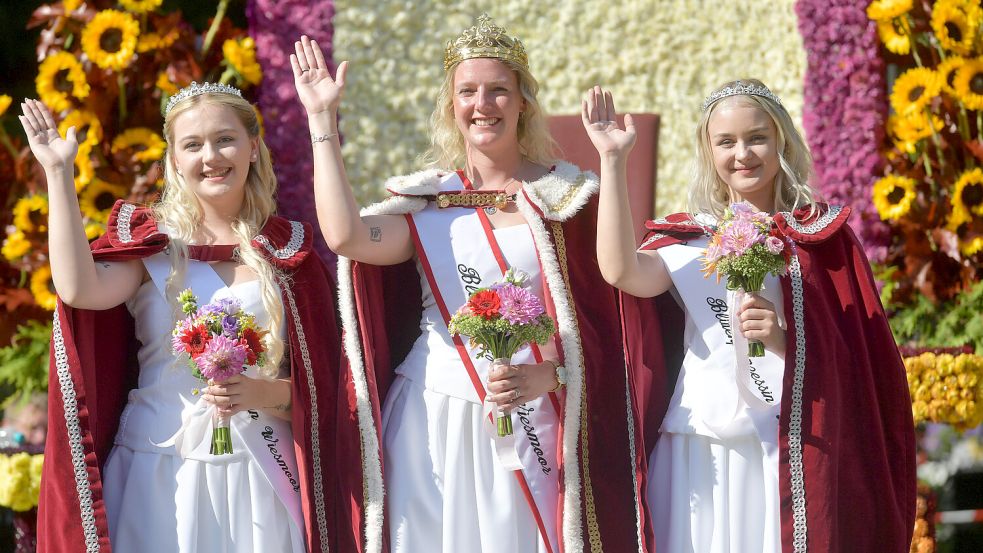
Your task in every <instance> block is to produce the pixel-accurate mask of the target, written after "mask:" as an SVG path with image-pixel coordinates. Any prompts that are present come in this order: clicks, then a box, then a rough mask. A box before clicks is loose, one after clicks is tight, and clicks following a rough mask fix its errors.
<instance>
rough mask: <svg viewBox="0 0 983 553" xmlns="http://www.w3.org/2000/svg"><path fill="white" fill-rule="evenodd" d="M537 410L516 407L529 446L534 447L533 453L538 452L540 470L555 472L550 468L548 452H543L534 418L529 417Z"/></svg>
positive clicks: (544, 472) (547, 472)
mask: <svg viewBox="0 0 983 553" xmlns="http://www.w3.org/2000/svg"><path fill="white" fill-rule="evenodd" d="M535 410H536V408H535V407H527V406H525V405H521V406H519V408H518V409H516V414H517V415H519V422H520V423H522V430H523V431H524V432H525V433H526V437H527V438H529V446H530V447H531V448H532V450H533V453H535V454H536V459H537V461H538V462H539V467H540V470H542V471H543V474H549V473H550V472H553V469H552V468H550V464H549V461H547V460H546V454H545V453H543V447H542V445H541V444H540V443H539V435H537V434H536V427H535V426H533V424H532V420H531V419H530V418H529V415H531V414H532V412H533V411H535Z"/></svg>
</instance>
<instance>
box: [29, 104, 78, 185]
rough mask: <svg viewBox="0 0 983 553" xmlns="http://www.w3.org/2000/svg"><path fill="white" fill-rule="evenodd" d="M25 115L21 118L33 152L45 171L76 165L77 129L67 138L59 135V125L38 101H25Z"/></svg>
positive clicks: (71, 131) (73, 129)
mask: <svg viewBox="0 0 983 553" xmlns="http://www.w3.org/2000/svg"><path fill="white" fill-rule="evenodd" d="M21 107H22V108H23V110H24V114H23V115H21V116H19V117H18V119H20V123H21V125H22V126H23V127H24V132H25V133H26V134H27V143H28V144H30V146H31V152H33V153H34V157H36V158H37V159H38V161H39V162H40V163H41V166H42V167H44V168H45V169H53V168H65V167H69V166H71V165H72V164H73V163H75V155H76V154H77V153H78V148H79V145H78V140H77V139H76V138H75V127H70V128H69V129H68V132H67V133H65V137H64V138H62V137H61V135H60V134H58V125H56V124H55V119H54V117H52V116H51V112H50V111H48V108H47V106H45V105H44V104H42V103H41V102H39V101H37V100H31V99H28V100H24V103H23V104H21Z"/></svg>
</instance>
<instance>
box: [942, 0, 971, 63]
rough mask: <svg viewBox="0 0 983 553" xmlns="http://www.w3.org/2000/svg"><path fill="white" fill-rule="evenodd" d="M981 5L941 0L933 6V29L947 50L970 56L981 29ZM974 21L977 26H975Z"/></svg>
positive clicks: (958, 0)
mask: <svg viewBox="0 0 983 553" xmlns="http://www.w3.org/2000/svg"><path fill="white" fill-rule="evenodd" d="M979 10H980V7H979V5H976V6H973V5H972V4H971V3H970V2H964V1H960V0H956V1H953V0H939V1H938V2H936V3H935V5H934V6H932V29H933V30H934V31H935V36H936V37H937V38H938V39H939V44H941V45H942V47H943V48H945V49H946V50H951V51H953V52H956V53H958V54H962V55H964V56H965V55H968V54H969V53H970V52H971V51H972V50H973V40H974V39H975V38H976V29H977V27H979V21H978V19H979V15H978V14H977V13H975V12H978V11H979ZM974 20H976V24H975V25H974V24H973V23H974Z"/></svg>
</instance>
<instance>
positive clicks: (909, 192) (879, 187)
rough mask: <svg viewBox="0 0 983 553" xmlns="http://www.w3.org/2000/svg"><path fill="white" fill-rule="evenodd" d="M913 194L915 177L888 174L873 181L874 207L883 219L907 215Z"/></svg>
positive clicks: (913, 197) (895, 218)
mask: <svg viewBox="0 0 983 553" xmlns="http://www.w3.org/2000/svg"><path fill="white" fill-rule="evenodd" d="M915 195H916V193H915V179H912V178H908V177H903V176H901V175H888V176H886V177H882V178H881V179H879V180H878V181H877V182H876V183H874V207H876V208H877V214H878V215H880V217H881V220H884V221H887V220H892V221H896V220H898V219H900V218H902V217H904V216H905V215H907V214H908V212H909V211H911V204H912V202H914V201H915Z"/></svg>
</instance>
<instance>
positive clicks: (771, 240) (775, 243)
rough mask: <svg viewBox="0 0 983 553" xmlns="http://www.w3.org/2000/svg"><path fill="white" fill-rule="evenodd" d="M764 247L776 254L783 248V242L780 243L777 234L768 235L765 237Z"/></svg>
mask: <svg viewBox="0 0 983 553" xmlns="http://www.w3.org/2000/svg"><path fill="white" fill-rule="evenodd" d="M765 247H766V248H768V252H769V253H773V254H775V255H778V254H780V253H782V250H783V249H785V244H782V241H781V240H780V239H779V238H778V237H777V236H769V237H768V238H765Z"/></svg>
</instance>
